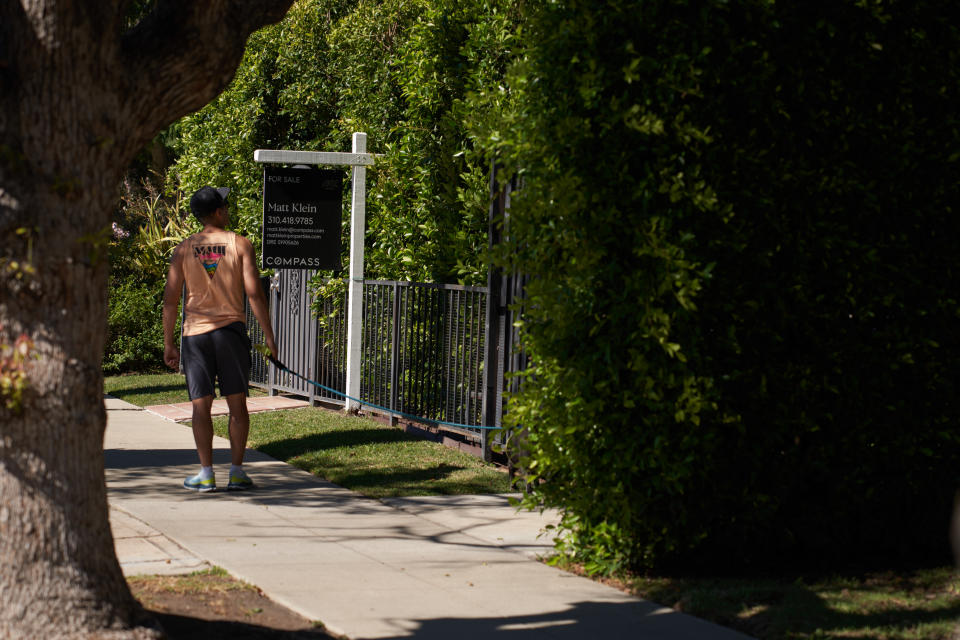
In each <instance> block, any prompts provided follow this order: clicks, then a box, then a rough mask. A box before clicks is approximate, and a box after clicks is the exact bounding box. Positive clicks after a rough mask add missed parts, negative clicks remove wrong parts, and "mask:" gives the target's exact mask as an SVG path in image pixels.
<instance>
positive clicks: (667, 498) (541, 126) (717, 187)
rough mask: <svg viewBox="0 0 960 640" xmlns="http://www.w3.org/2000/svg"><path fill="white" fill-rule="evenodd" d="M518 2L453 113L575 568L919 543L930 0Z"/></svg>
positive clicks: (781, 558) (948, 310)
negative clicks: (495, 194) (519, 35)
mask: <svg viewBox="0 0 960 640" xmlns="http://www.w3.org/2000/svg"><path fill="white" fill-rule="evenodd" d="M522 7H523V12H524V29H525V31H524V45H525V49H524V56H523V57H522V58H521V59H520V60H519V61H518V62H517V64H516V65H515V66H514V68H513V70H512V72H511V74H510V77H509V81H508V83H506V86H507V87H508V88H507V89H504V90H503V91H500V92H499V93H498V92H497V91H496V90H491V91H488V92H487V93H486V94H484V95H483V96H479V97H478V99H486V100H488V101H492V100H494V99H496V98H497V97H498V96H499V97H500V98H502V99H504V100H506V101H507V102H508V103H509V108H506V109H505V110H504V112H503V114H502V117H500V118H499V119H498V120H490V121H485V122H477V123H475V127H476V129H477V131H478V135H480V136H481V137H483V139H484V140H486V143H485V144H486V148H487V149H489V150H490V152H491V153H496V154H497V155H498V157H499V158H500V161H501V162H502V163H504V164H505V165H506V166H507V167H508V168H512V169H513V170H514V171H517V172H519V174H520V175H521V176H522V179H523V182H522V184H523V188H522V189H521V190H520V191H519V192H518V193H517V194H516V196H515V198H514V200H513V212H512V215H511V219H510V228H509V237H510V238H511V242H509V243H508V244H507V245H506V246H504V247H502V248H501V249H502V250H501V252H500V257H499V261H500V262H501V264H503V265H505V266H507V267H508V268H513V269H518V270H521V271H523V272H525V273H527V274H530V275H531V276H532V282H531V284H530V286H529V288H528V295H527V300H526V306H525V318H524V321H523V326H522V328H523V332H524V335H525V336H526V348H527V352H528V353H529V354H530V356H531V367H530V369H529V370H528V376H527V378H526V380H525V381H524V386H523V391H522V392H521V393H520V394H519V395H518V396H517V397H515V398H514V399H513V401H512V402H511V404H510V411H511V413H510V415H511V419H512V421H513V422H514V423H515V424H516V425H518V426H521V427H523V431H522V433H524V434H526V435H525V436H522V437H519V436H518V438H517V439H516V442H515V444H517V445H518V446H522V447H523V448H524V449H525V450H526V451H527V452H528V455H527V456H526V458H525V459H524V461H523V464H524V469H525V476H526V478H527V480H528V481H530V482H531V483H532V484H533V486H534V487H535V491H534V493H533V495H531V496H530V497H529V498H528V502H529V503H531V504H537V503H546V504H551V505H561V506H563V507H565V508H566V515H565V518H564V527H565V528H566V529H567V532H568V533H567V538H566V539H567V540H568V543H569V550H571V551H572V552H573V553H574V554H575V555H576V556H578V557H579V558H580V559H582V560H584V561H585V562H587V564H588V567H589V568H590V569H591V570H597V571H603V570H612V569H615V568H617V567H623V566H631V567H634V568H638V567H661V568H663V567H673V568H685V569H702V568H704V567H707V566H712V567H716V566H718V565H722V566H727V567H728V568H733V569H750V568H757V567H761V568H767V567H770V566H782V565H783V564H784V563H787V564H796V565H803V566H811V565H810V563H811V562H812V563H816V564H818V565H820V566H831V567H837V566H838V565H839V564H841V563H860V564H862V563H882V564H885V565H889V564H890V563H896V562H901V561H902V562H914V563H915V562H917V561H921V560H922V561H945V560H946V559H947V557H948V549H947V523H948V519H949V513H950V509H951V500H952V496H953V493H954V491H955V489H956V488H957V487H958V486H960V424H958V417H960V415H958V403H957V399H956V395H957V389H958V387H957V383H958V375H957V373H958V364H957V360H958V355H960V349H958V347H960V344H958V335H960V323H958V321H960V306H958V303H957V299H958V292H960V286H958V285H960V283H958V278H957V263H958V260H957V257H956V251H955V249H954V245H955V238H954V231H952V230H953V229H955V227H954V224H956V223H955V222H951V221H953V220H955V216H956V207H957V203H958V202H960V193H958V192H960V188H958V184H960V182H958V175H960V174H958V168H960V164H958V158H960V115H958V114H960V112H958V109H957V105H958V104H960V100H958V97H960V96H958V87H960V78H958V70H960V60H958V56H960V53H958V52H960V31H958V29H957V27H956V23H955V22H954V21H953V20H952V19H951V17H950V16H951V15H952V11H950V9H951V6H950V3H949V2H935V1H882V0H878V1H876V2H873V1H871V2H864V1H859V0H831V1H830V2H772V1H767V0H743V1H730V2H728V1H719V0H713V1H706V2H704V1H684V0H644V1H639V0H612V1H610V2H590V1H578V0H560V1H557V2H550V3H523V4H522Z"/></svg>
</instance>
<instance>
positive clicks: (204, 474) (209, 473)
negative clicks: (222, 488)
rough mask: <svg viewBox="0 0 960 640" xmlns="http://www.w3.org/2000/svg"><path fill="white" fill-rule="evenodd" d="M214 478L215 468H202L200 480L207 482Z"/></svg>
mask: <svg viewBox="0 0 960 640" xmlns="http://www.w3.org/2000/svg"><path fill="white" fill-rule="evenodd" d="M212 477H213V467H203V466H201V467H200V479H201V480H206V479H207V478H212Z"/></svg>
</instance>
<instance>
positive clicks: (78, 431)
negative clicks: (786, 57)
mask: <svg viewBox="0 0 960 640" xmlns="http://www.w3.org/2000/svg"><path fill="white" fill-rule="evenodd" d="M291 2H292V0H279V1H270V0H232V1H228V0H211V1H209V2H193V1H192V0H179V1H166V2H165V1H163V0H160V1H159V2H157V3H156V7H155V8H154V10H153V12H152V13H151V14H150V15H148V16H147V17H145V18H144V19H143V20H142V21H141V22H140V23H139V24H138V25H137V26H135V27H134V28H133V29H131V30H130V31H128V32H126V33H124V32H123V25H124V15H123V12H124V10H125V7H126V6H127V5H128V4H129V3H128V2H123V1H120V0H114V1H108V0H101V1H99V2H95V1H89V0H88V1H80V0H75V1H70V0H62V1H60V2H55V1H53V0H46V1H43V0H32V1H31V0H20V1H16V0H0V344H3V343H10V342H12V340H13V338H15V337H16V336H18V335H20V334H26V335H28V336H29V337H30V338H31V339H32V340H33V342H34V345H35V350H34V353H35V359H30V360H28V361H27V364H26V374H27V380H28V386H27V389H26V391H25V392H24V395H23V398H22V402H20V403H19V406H15V407H12V408H8V407H6V402H5V401H4V400H5V398H3V397H0V603H2V606H0V638H6V637H24V638H43V637H92V636H96V637H114V636H116V637H155V636H157V635H159V634H160V632H159V631H158V630H157V629H156V628H154V627H153V626H152V624H151V621H150V620H149V619H148V618H146V617H145V616H144V615H143V612H142V610H141V609H140V607H139V605H138V604H137V603H136V601H135V600H134V599H133V597H132V596H131V594H130V591H129V589H128V588H127V584H126V581H125V580H124V578H123V575H122V573H121V571H120V567H119V564H118V562H117V559H116V556H115V553H114V546H113V538H112V535H111V533H110V528H109V522H108V508H107V501H106V486H105V482H104V471H103V435H104V429H105V425H106V413H105V411H104V408H103V375H102V372H101V361H102V357H103V349H104V343H105V336H106V301H107V296H106V283H107V264H106V246H107V241H108V239H109V232H110V216H111V211H112V209H113V207H114V205H115V202H116V199H117V195H118V184H119V182H120V179H121V177H122V175H123V172H124V170H125V169H126V167H127V166H128V165H129V163H130V162H131V161H132V160H133V158H134V156H135V155H136V153H137V152H138V151H139V150H140V149H141V148H142V147H143V146H144V145H145V144H146V143H147V142H149V140H150V139H151V138H153V136H154V135H155V134H156V133H157V132H158V131H160V130H161V129H162V128H163V127H165V126H166V125H168V124H169V123H170V122H173V121H174V120H175V119H177V118H178V117H180V116H182V115H184V114H186V113H189V112H191V111H193V110H196V109H198V108H200V107H201V106H203V105H204V104H206V103H207V102H209V101H210V100H211V99H212V98H213V97H214V96H216V95H217V94H218V93H219V92H220V91H222V90H223V88H224V87H225V86H226V85H227V83H228V82H229V81H230V79H231V78H232V76H233V73H234V71H235V70H236V66H237V64H239V61H240V58H241V56H242V54H243V48H244V44H245V43H246V39H247V37H248V36H249V34H250V33H251V32H252V31H253V30H254V29H256V28H259V27H260V26H262V25H264V24H268V23H271V22H275V21H277V20H279V19H280V18H282V17H283V15H284V14H285V13H286V10H287V9H288V8H289V5H290V4H291Z"/></svg>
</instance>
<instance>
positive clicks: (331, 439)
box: [255, 429, 417, 460]
mask: <svg viewBox="0 0 960 640" xmlns="http://www.w3.org/2000/svg"><path fill="white" fill-rule="evenodd" d="M415 441H417V438H415V437H413V436H410V435H407V434H405V433H404V432H402V431H400V430H399V429H349V430H336V431H323V432H321V433H312V434H310V435H307V436H302V437H299V438H287V439H284V440H274V441H273V442H266V443H263V444H257V445H255V446H256V449H257V450H259V451H262V452H263V453H265V454H267V455H268V456H273V457H274V458H277V459H279V460H289V459H291V458H295V457H297V456H300V455H303V454H306V453H312V452H314V451H325V450H328V449H337V448H340V447H358V446H363V445H367V444H393V443H397V442H415Z"/></svg>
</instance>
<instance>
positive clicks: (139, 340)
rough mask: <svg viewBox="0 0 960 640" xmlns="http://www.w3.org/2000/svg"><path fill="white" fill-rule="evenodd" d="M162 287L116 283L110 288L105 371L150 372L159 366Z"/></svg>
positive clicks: (160, 357) (160, 360)
mask: <svg viewBox="0 0 960 640" xmlns="http://www.w3.org/2000/svg"><path fill="white" fill-rule="evenodd" d="M162 311H163V289H162V285H161V287H160V288H158V287H157V286H155V285H148V284H141V283H137V282H129V281H128V282H117V283H115V284H114V286H113V287H112V288H111V290H110V297H109V310H108V316H107V327H108V328H107V349H106V353H105V354H104V358H103V371H104V373H106V374H108V375H109V374H116V373H123V372H127V371H151V370H155V369H159V368H161V367H162V366H163V314H162Z"/></svg>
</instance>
